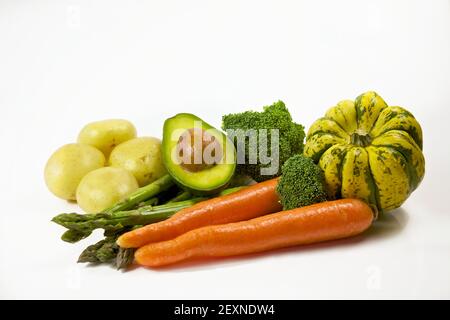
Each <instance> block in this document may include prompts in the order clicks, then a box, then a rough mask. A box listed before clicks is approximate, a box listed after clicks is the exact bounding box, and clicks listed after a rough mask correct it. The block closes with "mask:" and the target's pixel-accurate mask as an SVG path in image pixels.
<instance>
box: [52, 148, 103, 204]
mask: <svg viewBox="0 0 450 320" xmlns="http://www.w3.org/2000/svg"><path fill="white" fill-rule="evenodd" d="M104 165H105V156H104V155H103V153H102V152H100V151H99V150H97V149H95V148H94V147H91V146H88V145H84V144H78V143H72V144H67V145H65V146H63V147H61V148H59V149H58V150H56V151H55V153H53V155H52V156H51V157H50V159H49V160H48V161H47V165H46V166H45V170H44V177H45V183H46V184H47V187H48V189H49V190H50V191H51V192H52V193H53V194H54V195H55V196H57V197H59V198H62V199H65V200H75V198H76V190H77V187H78V184H79V183H80V181H81V179H82V178H83V177H84V176H85V175H86V174H88V173H89V172H91V171H93V170H95V169H98V168H101V167H103V166H104Z"/></svg>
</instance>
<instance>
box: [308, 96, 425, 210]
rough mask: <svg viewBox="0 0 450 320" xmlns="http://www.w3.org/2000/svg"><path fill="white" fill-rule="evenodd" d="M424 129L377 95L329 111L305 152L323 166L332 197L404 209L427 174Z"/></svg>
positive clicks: (314, 127) (316, 125)
mask: <svg viewBox="0 0 450 320" xmlns="http://www.w3.org/2000/svg"><path fill="white" fill-rule="evenodd" d="M422 143H423V142H422V129H421V127H420V125H419V123H418V122H417V120H416V119H415V118H414V116H413V115H412V114H411V113H410V112H408V111H407V110H405V109H404V108H401V107H390V106H388V105H387V104H386V102H384V100H383V99H382V98H381V97H380V96H379V95H378V94H376V93H375V92H366V93H364V94H362V95H360V96H359V97H357V98H356V100H355V101H351V100H344V101H341V102H339V103H338V104H337V105H336V106H334V107H332V108H330V109H329V110H328V111H327V113H326V114H325V117H323V118H320V119H318V120H317V121H316V122H315V123H314V124H313V125H312V126H311V128H310V129H309V132H308V134H307V137H306V144H305V149H304V154H305V155H306V156H307V157H310V158H312V159H313V160H314V161H315V162H316V163H318V164H319V166H320V167H321V168H322V170H323V171H324V174H325V183H326V190H327V193H328V197H329V198H330V199H337V198H358V199H362V200H364V201H366V202H367V203H369V204H370V205H372V206H373V207H375V208H377V209H378V210H379V211H381V212H387V211H389V210H392V209H395V208H398V207H400V206H401V205H402V204H403V202H404V201H405V200H406V199H407V198H408V197H409V195H410V194H411V192H413V191H414V190H415V189H416V188H417V186H418V185H419V183H420V182H421V181H422V179H423V176H424V174H425V159H424V156H423V153H422Z"/></svg>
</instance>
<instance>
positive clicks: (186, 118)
mask: <svg viewBox="0 0 450 320" xmlns="http://www.w3.org/2000/svg"><path fill="white" fill-rule="evenodd" d="M193 128H200V129H202V130H204V131H206V132H207V133H208V134H209V135H211V136H213V137H214V138H215V140H216V141H218V142H219V143H220V146H221V150H222V158H221V160H220V161H219V162H218V163H216V164H214V165H212V166H208V167H206V168H204V169H202V170H200V171H196V172H193V171H190V170H188V169H187V168H186V167H185V166H183V164H180V163H178V162H179V160H177V158H176V156H174V154H176V151H175V150H176V148H177V145H178V143H179V139H180V137H181V136H182V135H183V134H184V133H186V131H188V130H190V129H193ZM162 156H163V162H164V165H165V167H166V169H167V171H168V172H169V174H170V175H171V176H172V178H173V179H174V180H175V182H176V183H177V184H178V185H179V186H180V187H181V188H183V189H185V190H187V191H189V192H191V193H192V194H197V195H205V194H214V193H217V192H219V191H220V190H222V189H224V188H225V187H226V186H227V185H228V183H229V181H230V179H231V178H232V177H233V175H234V171H235V169H236V150H235V148H234V145H233V143H232V142H231V141H230V140H229V139H228V138H227V137H226V135H225V134H224V133H223V132H221V131H219V130H217V129H215V128H214V127H212V126H211V125H209V124H208V123H206V122H204V121H203V120H202V119H200V118H198V117H197V116H195V115H193V114H189V113H180V114H177V115H176V116H174V117H172V118H169V119H167V120H166V121H165V123H164V129H163V141H162Z"/></svg>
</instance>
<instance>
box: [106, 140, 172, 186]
mask: <svg viewBox="0 0 450 320" xmlns="http://www.w3.org/2000/svg"><path fill="white" fill-rule="evenodd" d="M109 164H110V165H111V166H113V167H119V168H123V169H125V170H127V171H129V172H130V173H132V174H133V175H134V177H135V178H136V180H137V181H138V183H139V186H141V187H142V186H145V185H147V184H149V183H151V182H153V181H155V180H156V179H158V178H160V177H162V176H163V175H165V174H166V173H167V172H166V169H165V168H164V165H163V163H162V159H161V140H159V139H157V138H153V137H141V138H135V139H132V140H128V141H127V142H124V143H122V144H120V145H118V146H117V147H116V148H115V149H114V150H113V151H112V152H111V155H110V157H109Z"/></svg>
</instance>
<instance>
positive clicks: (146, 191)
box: [105, 175, 174, 213]
mask: <svg viewBox="0 0 450 320" xmlns="http://www.w3.org/2000/svg"><path fill="white" fill-rule="evenodd" d="M173 185H174V182H173V180H172V178H171V177H170V176H169V175H165V176H162V177H161V178H159V179H158V180H156V181H154V182H152V183H150V184H149V185H146V186H145V187H142V188H139V189H138V190H137V191H135V192H134V193H132V194H131V195H130V196H129V197H128V198H126V199H125V200H123V201H120V202H118V203H116V204H115V205H114V206H112V207H111V208H109V209H107V210H105V213H114V212H118V211H124V210H128V209H132V208H134V207H136V206H137V205H139V203H141V202H143V201H145V200H147V199H150V198H152V197H154V196H156V195H157V194H159V193H161V192H162V191H165V190H167V189H169V188H170V187H172V186H173Z"/></svg>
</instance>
